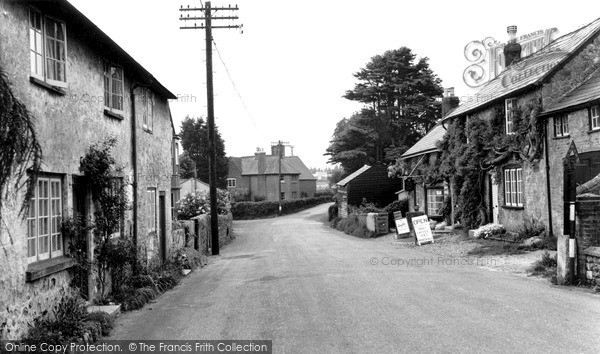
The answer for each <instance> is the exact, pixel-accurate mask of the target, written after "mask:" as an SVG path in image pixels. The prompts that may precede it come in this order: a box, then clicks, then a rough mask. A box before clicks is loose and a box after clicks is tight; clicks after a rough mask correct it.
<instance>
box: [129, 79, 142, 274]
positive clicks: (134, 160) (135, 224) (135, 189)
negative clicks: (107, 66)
mask: <svg viewBox="0 0 600 354" xmlns="http://www.w3.org/2000/svg"><path fill="white" fill-rule="evenodd" d="M140 86H141V85H139V84H134V85H133V86H131V89H130V97H131V168H132V170H133V181H132V187H133V235H132V236H133V252H134V259H135V263H134V264H133V274H134V275H137V273H138V220H137V219H138V171H137V135H136V124H135V123H136V117H135V100H136V99H135V92H134V91H135V89H136V88H138V87H140Z"/></svg>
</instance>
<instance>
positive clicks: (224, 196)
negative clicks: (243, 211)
mask: <svg viewBox="0 0 600 354" xmlns="http://www.w3.org/2000/svg"><path fill="white" fill-rule="evenodd" d="M217 208H218V213H219V214H228V213H229V212H230V210H231V205H230V203H229V193H228V192H227V191H226V190H224V189H217ZM209 213H210V193H209V192H204V191H202V192H195V193H188V194H186V195H185V197H183V198H182V199H181V200H180V201H179V203H177V217H178V218H179V219H181V220H189V219H191V218H193V217H195V216H198V215H202V214H209Z"/></svg>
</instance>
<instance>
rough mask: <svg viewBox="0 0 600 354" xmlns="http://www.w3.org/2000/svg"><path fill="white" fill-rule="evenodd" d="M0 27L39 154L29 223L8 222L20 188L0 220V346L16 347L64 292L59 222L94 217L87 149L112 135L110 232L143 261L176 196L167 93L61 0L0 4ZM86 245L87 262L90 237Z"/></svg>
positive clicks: (166, 236) (160, 239)
mask: <svg viewBox="0 0 600 354" xmlns="http://www.w3.org/2000/svg"><path fill="white" fill-rule="evenodd" d="M0 19H1V20H0V67H1V68H2V70H3V71H4V73H5V74H6V78H7V80H8V81H9V82H10V84H11V85H12V86H11V88H12V92H13V94H14V96H15V98H16V99H18V100H19V101H20V102H22V103H23V104H24V105H25V106H26V107H27V109H28V110H29V112H30V113H31V114H32V115H33V116H34V117H35V124H34V130H35V134H36V135H37V139H38V141H39V143H40V145H41V148H42V153H43V163H42V166H41V173H40V175H39V177H38V179H37V181H36V182H35V193H34V196H33V198H32V199H31V200H30V205H31V207H30V208H29V213H28V215H25V216H24V218H23V217H20V216H19V215H18V211H19V206H20V205H21V204H22V202H23V198H24V191H23V190H19V191H14V190H13V191H12V192H11V193H9V196H8V199H7V200H6V201H5V203H3V208H2V210H1V214H0V217H1V220H0V221H1V222H0V225H1V226H0V241H1V245H0V247H1V248H2V251H0V268H1V269H2V272H1V274H0V339H16V338H19V337H20V336H22V335H23V334H24V331H25V330H26V329H27V324H28V323H31V321H32V320H33V318H35V317H36V316H38V315H40V314H41V313H42V312H43V311H44V310H46V309H49V308H51V306H52V304H54V303H55V302H57V301H58V300H59V299H60V298H61V296H63V295H64V294H65V293H67V292H69V291H71V290H70V289H71V288H70V284H69V282H70V276H69V273H68V271H67V270H68V269H69V267H71V266H72V264H73V262H72V260H71V258H69V257H68V255H67V250H68V243H69V240H67V239H65V238H63V235H62V232H61V221H62V220H63V219H64V218H66V217H69V216H74V215H75V216H77V215H82V216H85V217H87V218H88V219H91V218H92V217H93V212H94V210H93V209H94V206H93V201H92V197H91V193H90V186H89V182H88V179H87V178H86V176H83V175H82V174H81V172H80V170H79V167H80V159H81V158H82V157H83V156H84V155H85V154H86V150H87V149H88V148H89V147H90V145H92V144H94V143H96V142H100V141H103V140H105V139H106V138H109V137H114V138H115V139H116V147H115V148H114V149H113V152H112V153H113V155H114V156H115V158H116V160H117V163H118V165H119V166H121V167H122V168H123V171H122V176H120V177H121V179H122V181H123V182H124V183H126V184H127V194H128V195H129V199H130V204H131V208H130V210H129V211H127V212H126V215H123V225H122V227H121V232H120V233H118V234H116V235H114V236H117V237H128V238H132V239H133V241H134V244H137V248H138V256H139V257H140V258H143V260H151V259H159V260H160V259H165V258H166V257H167V254H166V253H167V249H168V247H169V243H170V238H171V221H172V216H171V212H169V209H168V208H169V207H170V206H171V205H174V203H173V201H172V200H171V199H172V198H176V197H177V194H178V193H177V190H178V188H179V182H178V181H177V165H178V162H177V161H176V150H177V149H178V148H177V146H176V145H177V144H176V139H175V137H174V130H173V125H172V120H171V115H170V110H169V102H168V100H169V99H175V98H176V96H175V95H174V94H173V93H171V92H170V91H169V90H168V89H166V88H165V87H164V86H163V85H161V84H160V82H159V81H158V80H156V78H154V77H153V76H152V75H151V74H150V73H149V72H148V71H147V70H146V69H144V68H143V67H142V66H141V65H140V64H139V63H138V62H136V61H135V60H134V59H133V58H132V57H131V56H130V55H129V54H127V53H126V52H125V51H124V50H123V49H122V48H121V47H119V45H117V44H116V43H115V42H114V41H113V40H111V38H110V37H108V36H107V35H106V34H105V33H104V32H102V31H101V30H100V29H99V28H98V27H97V26H96V25H94V24H93V23H92V22H91V21H90V20H89V19H87V18H86V17H85V16H84V15H83V14H82V13H81V12H79V11H78V10H77V9H76V8H75V7H74V6H73V5H71V4H70V3H69V2H68V1H65V0H54V1H1V2H0ZM174 180H175V181H174ZM88 245H89V247H88V252H89V254H90V255H91V254H93V253H92V248H93V242H92V236H91V235H90V236H89V237H88ZM88 283H89V288H88V289H87V291H85V292H84V294H83V295H84V296H87V297H88V298H91V297H93V296H94V294H95V291H96V289H95V288H96V284H95V282H93V281H91V280H90V281H89V282H88Z"/></svg>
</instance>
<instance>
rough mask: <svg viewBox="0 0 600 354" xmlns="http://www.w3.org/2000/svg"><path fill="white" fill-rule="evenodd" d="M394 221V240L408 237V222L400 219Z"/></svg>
mask: <svg viewBox="0 0 600 354" xmlns="http://www.w3.org/2000/svg"><path fill="white" fill-rule="evenodd" d="M394 221H395V222H396V239H399V238H405V237H409V236H410V228H409V227H408V220H407V219H406V218H400V219H396V220H394Z"/></svg>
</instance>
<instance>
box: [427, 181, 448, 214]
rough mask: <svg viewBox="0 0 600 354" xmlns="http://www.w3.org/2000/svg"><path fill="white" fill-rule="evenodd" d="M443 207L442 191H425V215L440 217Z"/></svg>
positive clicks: (432, 189) (439, 189)
mask: <svg viewBox="0 0 600 354" xmlns="http://www.w3.org/2000/svg"><path fill="white" fill-rule="evenodd" d="M443 206H444V190H443V189H441V188H431V189H427V214H429V215H441V213H440V210H441V209H442V207H443Z"/></svg>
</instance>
